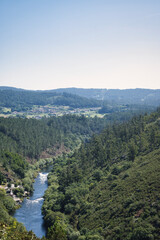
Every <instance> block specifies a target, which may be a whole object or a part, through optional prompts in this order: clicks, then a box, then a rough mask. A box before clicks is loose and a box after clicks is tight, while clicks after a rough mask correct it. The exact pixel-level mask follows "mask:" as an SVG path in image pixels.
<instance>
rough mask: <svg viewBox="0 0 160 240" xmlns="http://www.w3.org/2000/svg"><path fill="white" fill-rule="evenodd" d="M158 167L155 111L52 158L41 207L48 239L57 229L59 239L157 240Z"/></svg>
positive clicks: (159, 114) (159, 135)
mask: <svg viewBox="0 0 160 240" xmlns="http://www.w3.org/2000/svg"><path fill="white" fill-rule="evenodd" d="M159 163H160V109H159V110H157V111H156V112H155V113H152V114H151V115H144V116H142V115H140V116H138V117H134V118H133V119H132V120H131V121H129V122H127V123H123V124H118V125H117V124H116V125H113V126H110V127H108V128H106V129H105V130H104V131H103V132H102V133H101V134H100V135H95V136H94V137H93V138H92V139H91V141H90V142H89V143H85V144H83V145H82V146H81V148H80V149H79V150H78V151H76V152H75V153H74V154H73V155H72V156H70V157H68V158H66V159H64V158H63V159H61V158H59V159H57V160H55V165H54V168H53V172H52V173H51V174H50V175H49V188H48V190H47V191H46V194H45V202H44V205H43V213H44V215H45V217H44V219H45V223H46V225H47V226H48V227H50V228H49V230H48V236H51V235H52V234H54V232H55V231H56V229H57V226H59V225H60V226H61V228H62V229H63V233H64V238H63V239H86V240H88V239H107V240H113V239H115V240H118V239H119V240H123V239H126V240H143V239H144V240H149V239H155V240H158V239H159V236H160V205H159V203H160V202H159V201H160V186H159V180H160V178H159V175H160V167H159V166H160V164H159ZM53 239H55V238H53Z"/></svg>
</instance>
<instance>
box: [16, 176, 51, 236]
mask: <svg viewBox="0 0 160 240" xmlns="http://www.w3.org/2000/svg"><path fill="white" fill-rule="evenodd" d="M47 176H48V172H41V173H39V174H38V176H37V178H36V179H35V182H34V192H33V195H32V196H31V198H30V199H27V198H25V199H24V201H23V203H22V206H21V208H19V209H17V211H16V212H15V214H14V217H15V218H16V219H17V221H18V222H21V223H23V224H24V226H25V227H26V229H27V230H28V231H30V230H32V231H33V232H34V233H35V234H36V236H37V237H39V238H41V237H43V236H45V234H46V229H45V227H44V224H43V215H42V213H41V208H42V204H43V201H44V199H43V195H44V192H45V191H46V189H47V187H48V184H47Z"/></svg>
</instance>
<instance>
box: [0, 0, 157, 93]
mask: <svg viewBox="0 0 160 240" xmlns="http://www.w3.org/2000/svg"><path fill="white" fill-rule="evenodd" d="M0 86H12V87H18V88H24V89H32V90H48V89H56V88H67V87H78V88H107V89H117V88H119V89H127V88H151V89H160V1H159V0H139V1H138V0H134V1H131V0H80V1H76V0H58V1H56V0H27V1H22V0H14V1H13V0H1V1H0Z"/></svg>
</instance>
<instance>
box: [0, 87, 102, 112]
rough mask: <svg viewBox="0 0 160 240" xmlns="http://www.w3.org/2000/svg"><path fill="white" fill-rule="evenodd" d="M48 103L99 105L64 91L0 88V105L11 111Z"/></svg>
mask: <svg viewBox="0 0 160 240" xmlns="http://www.w3.org/2000/svg"><path fill="white" fill-rule="evenodd" d="M48 104H51V105H57V106H59V105H62V106H69V107H74V108H79V107H81V108H84V107H97V106H101V102H100V101H97V100H96V99H88V98H85V97H80V96H78V95H73V94H70V93H65V92H64V93H56V92H53V91H29V90H28V91H26V90H23V89H18V90H16V89H14V88H11V89H10V88H0V107H7V108H11V109H12V111H14V110H16V111H22V110H27V109H28V108H31V107H32V106H33V105H39V106H44V105H48Z"/></svg>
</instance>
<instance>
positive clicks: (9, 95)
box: [0, 87, 160, 113]
mask: <svg viewBox="0 0 160 240" xmlns="http://www.w3.org/2000/svg"><path fill="white" fill-rule="evenodd" d="M159 102H160V90H151V89H126V90H119V89H110V90H107V89H81V88H64V89H55V90H46V91H31V90H24V89H17V88H10V87H0V112H3V108H9V109H11V112H13V111H17V112H20V111H26V110H29V109H31V108H33V106H46V105H51V106H68V107H70V108H94V107H100V108H102V109H101V110H100V113H112V112H121V111H126V110H130V109H132V108H135V109H140V108H141V109H142V108H143V109H144V108H148V109H149V108H150V110H151V109H153V107H157V106H159Z"/></svg>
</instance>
